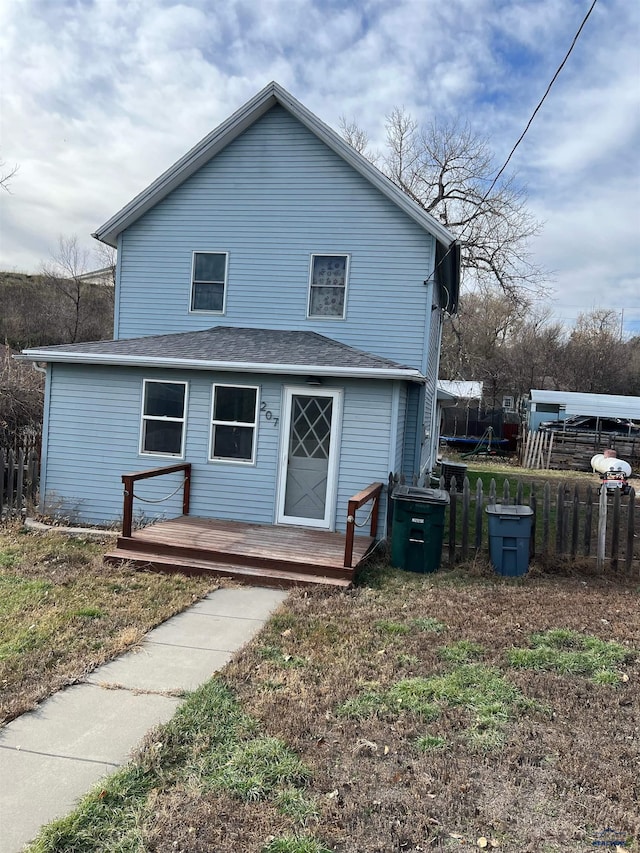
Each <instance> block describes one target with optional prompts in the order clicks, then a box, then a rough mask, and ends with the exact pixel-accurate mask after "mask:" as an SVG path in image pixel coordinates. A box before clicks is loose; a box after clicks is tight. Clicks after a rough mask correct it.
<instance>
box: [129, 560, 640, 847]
mask: <svg viewBox="0 0 640 853" xmlns="http://www.w3.org/2000/svg"><path fill="white" fill-rule="evenodd" d="M480 574H482V573H480ZM638 591H639V590H638V584H637V582H636V583H629V582H617V581H615V580H610V579H606V578H603V579H594V578H580V577H570V578H567V577H562V578H558V577H557V578H552V577H538V578H530V579H527V580H522V581H507V580H500V579H494V578H492V577H489V576H487V577H482V576H480V577H476V578H475V579H474V578H470V577H468V576H466V577H465V575H464V573H463V572H457V573H455V574H453V573H451V574H449V573H443V574H442V575H439V576H432V577H425V578H423V577H419V576H409V575H406V574H403V573H397V574H394V575H390V576H388V578H387V580H386V582H384V583H383V584H382V586H381V588H380V589H373V588H366V587H363V588H358V589H355V590H354V591H352V592H350V593H347V594H345V593H331V592H324V591H317V592H313V593H308V592H298V593H294V594H293V596H292V597H291V598H290V599H289V601H288V605H287V608H286V610H283V611H282V612H281V613H280V614H279V615H278V616H276V617H275V619H273V620H272V622H271V624H270V626H269V627H268V628H267V630H266V631H265V632H264V633H263V634H262V635H261V637H260V638H259V639H258V640H257V641H256V642H254V643H253V644H252V645H251V646H250V647H248V648H247V649H246V650H245V651H244V653H243V654H242V655H241V656H240V657H239V658H238V659H237V660H236V661H235V662H234V663H233V664H232V665H231V666H230V667H228V668H227V670H226V673H225V680H226V683H227V684H228V685H229V686H230V687H231V689H232V690H233V691H234V693H235V694H236V695H237V696H238V697H239V698H240V701H241V705H242V708H243V710H244V711H246V712H249V713H250V714H251V715H252V716H253V717H254V718H255V719H256V720H257V721H258V725H259V727H260V729H261V730H262V731H263V732H266V733H268V735H269V736H272V737H277V738H280V739H282V740H283V741H284V742H286V743H287V744H288V745H289V746H290V747H292V748H293V749H294V750H295V752H296V753H297V754H298V755H299V756H300V758H301V759H302V760H303V762H304V764H305V766H307V767H308V768H309V769H310V771H311V781H310V782H309V783H308V785H307V788H306V796H307V797H308V798H309V799H311V800H312V801H314V802H315V803H316V808H317V812H318V816H317V819H316V820H312V821H310V822H307V824H305V826H304V827H298V830H297V831H298V832H301V833H302V832H306V833H308V832H311V834H313V835H314V836H315V837H316V838H317V839H318V840H319V841H320V842H321V843H322V845H323V846H325V847H326V848H327V849H330V850H335V851H340V853H370V852H371V853H373V851H385V852H386V851H424V850H451V849H458V848H460V847H461V846H462V847H463V848H464V846H467V847H469V846H475V845H476V843H477V841H478V839H483V838H484V839H486V840H487V844H488V847H489V849H492V848H491V845H492V843H493V844H494V845H497V847H496V848H495V849H500V850H504V851H514V853H515V851H518V853H525V851H531V853H533V851H536V852H537V851H549V853H550V851H568V850H575V851H584V850H586V849H591V847H592V844H593V842H594V841H598V840H605V841H611V840H612V839H614V838H616V839H618V840H620V841H624V846H623V848H622V849H625V850H627V849H628V850H630V849H636V850H637V849H638V848H637V846H635V847H634V846H633V843H632V842H631V839H634V838H638V836H639V834H640V817H639V816H638V810H637V802H638V799H639V797H640V776H639V773H638V768H639V760H640V728H639V723H638V721H639V720H640V696H639V691H638V682H639V679H640V665H639V661H638V657H637V650H639V649H640V611H639V608H638ZM440 625H442V626H443V627H439V626H440ZM557 628H566V629H570V630H571V631H574V632H577V633H578V634H580V635H588V636H593V637H597V638H599V639H600V640H602V641H605V642H610V641H616V642H617V643H619V644H621V645H622V646H623V647H624V649H625V650H626V655H625V658H626V659H625V661H624V662H623V663H620V662H619V663H618V664H617V665H616V667H617V670H616V671H617V673H618V675H619V676H620V680H619V682H618V684H617V686H614V685H612V684H595V683H593V681H592V680H589V678H588V677H586V676H585V677H583V676H579V675H568V674H567V675H563V674H559V673H557V672H547V671H535V670H527V669H515V668H513V667H511V666H510V665H509V662H508V659H507V652H508V651H509V650H511V649H512V648H520V647H522V648H526V647H529V646H530V637H531V635H532V634H534V633H540V632H545V631H550V630H552V629H557ZM447 650H450V651H449V652H447ZM465 667H466V669H465ZM461 668H462V669H461ZM461 672H463V674H464V673H466V674H467V675H468V673H469V672H471V673H479V675H478V678H477V681H478V684H477V685H471V686H472V687H473V688H474V689H475V687H477V694H476V693H474V692H473V690H471V692H469V690H470V689H471V688H470V687H469V685H465V686H464V689H463V690H462V691H461V690H458V698H457V699H456V698H455V693H451V694H448V693H447V691H446V689H445V688H443V684H445V685H446V679H447V678H448V677H449V676H451V674H452V673H453V674H454V681H455V679H457V682H456V683H457V684H458V688H459V687H460V683H461V682H460V673H461ZM487 672H490V673H493V675H492V677H491V678H492V680H491V685H493V686H492V687H491V689H493V690H494V691H495V692H494V693H493V694H489V693H487V689H488V688H487V683H486V682H485V681H484V679H485V675H484V674H486V673H487ZM483 673H484V674H483ZM434 677H440V681H439V682H438V685H439V690H440V692H439V693H438V692H437V691H436V693H435V694H434V692H433V685H431V687H430V688H427V690H429V689H430V690H431V695H430V696H429V701H431V702H435V705H436V711H435V713H422V712H421V710H420V708H419V707H417V709H416V708H411V707H410V703H409V702H405V703H404V705H403V704H402V703H399V704H398V705H397V707H394V706H393V701H392V697H393V696H394V695H396V696H397V695H399V694H398V691H399V690H400V691H401V690H402V689H405V691H406V689H408V688H407V685H408V686H409V688H413V687H415V684H416V683H418V684H420V683H422V684H424V683H428V682H429V680H430V679H434ZM465 677H467V676H465ZM626 679H628V680H626ZM420 680H422V682H420ZM472 681H473V679H472ZM403 685H404V688H403ZM504 687H506V688H507V691H506V693H505V692H504V690H503V688H504ZM394 691H395V693H394ZM464 691H467V692H464ZM460 696H462V697H463V699H464V701H463V699H460ZM362 697H365V701H364V710H363V712H362V713H361V714H355V715H349V714H348V713H344V712H343V709H344V708H345V703H349V702H353V701H357V700H358V699H362ZM366 697H368V699H367V698H366ZM376 697H377V698H376ZM367 702H369V705H368V710H367ZM487 703H488V704H487ZM487 708H488V710H487ZM422 710H423V711H424V710H425V709H422ZM478 731H479V732H480V734H481V735H482V736H481V737H479V738H478V737H474V736H473V735H474V732H475V733H477V732H478ZM494 735H496V736H495V737H494ZM294 829H295V825H294ZM607 830H612V832H609V833H607V832H606V831H607ZM291 832H292V827H291V821H289V820H286V819H285V818H283V816H282V814H280V813H279V812H278V811H277V809H274V806H273V803H271V802H269V803H246V802H245V803H243V804H242V805H234V803H233V800H232V799H231V798H230V797H229V795H228V794H226V795H224V796H221V795H219V794H215V793H212V792H211V791H204V790H203V789H202V788H201V787H199V786H198V785H196V786H194V787H193V788H192V789H191V790H188V789H185V788H183V787H182V788H181V786H178V787H172V788H171V790H170V792H166V793H164V794H162V796H161V798H160V800H159V801H158V808H157V809H154V810H153V812H152V814H151V816H150V817H149V819H148V822H147V828H146V833H147V836H146V837H147V839H149V840H151V839H152V843H151V844H150V847H149V848H148V849H150V850H154V851H170V850H172V851H175V850H182V851H185V853H186V851H192V850H193V851H196V850H197V851H203V853H204V851H207V853H213V851H216V853H227V851H229V853H231V851H236V850H239V849H242V850H246V851H261V850H263V849H265V847H264V845H265V843H266V839H268V838H269V837H270V836H274V835H275V836H278V835H279V834H282V833H289V834H291ZM603 833H605V834H603ZM481 843H482V842H481Z"/></svg>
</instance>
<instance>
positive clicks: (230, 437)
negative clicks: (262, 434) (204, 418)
mask: <svg viewBox="0 0 640 853" xmlns="http://www.w3.org/2000/svg"><path fill="white" fill-rule="evenodd" d="M257 417H258V389H257V388H252V387H246V386H242V385H214V386H213V404H212V417H211V448H210V453H209V459H210V460H211V461H212V462H216V461H219V460H226V461H228V462H248V463H253V462H254V461H255V452H256V449H255V448H256V432H257V429H256V428H257V425H258V424H257Z"/></svg>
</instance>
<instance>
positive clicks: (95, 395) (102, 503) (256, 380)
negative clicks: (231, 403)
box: [44, 365, 393, 530]
mask: <svg viewBox="0 0 640 853" xmlns="http://www.w3.org/2000/svg"><path fill="white" fill-rule="evenodd" d="M50 371H51V382H50V388H49V397H50V406H49V410H48V431H47V434H46V438H45V453H46V456H47V472H46V495H45V499H44V507H45V509H47V510H48V511H51V512H53V513H56V514H59V515H61V516H66V517H68V518H70V519H71V520H73V521H75V522H85V523H96V524H109V523H112V522H114V521H117V520H118V519H120V518H121V516H122V497H123V492H122V482H121V475H122V474H125V473H131V472H134V471H141V470H146V469H151V468H157V467H162V466H164V465H171V464H175V462H177V461H178V460H176V459H175V458H163V457H159V456H148V455H140V454H139V452H138V448H139V436H140V413H141V402H142V385H143V379H145V378H147V379H161V380H165V381H179V382H187V383H188V387H189V393H188V411H187V423H186V441H185V461H186V462H190V463H192V465H193V471H192V482H191V513H192V514H193V515H198V516H204V517H215V518H229V519H236V520H245V521H253V522H255V523H264V524H271V523H273V521H274V518H275V502H276V487H277V475H278V458H279V448H280V436H281V430H282V428H283V424H282V422H281V420H280V418H281V408H282V400H283V386H284V385H296V384H299V377H274V376H265V375H261V376H260V375H253V374H231V373H229V374H227V373H224V374H223V373H211V372H208V371H182V370H161V369H156V370H138V369H135V368H107V367H90V366H71V365H51V367H50ZM214 382H221V383H224V384H238V385H245V384H250V385H251V384H252V385H258V386H260V402H261V403H262V404H264V411H262V412H261V413H260V417H259V422H258V443H257V459H256V464H255V465H237V464H233V463H226V462H215V463H212V462H208V461H207V455H208V443H209V438H210V426H209V424H210V416H211V389H212V384H213V383H214ZM324 387H327V388H330V387H341V388H344V412H343V422H342V428H341V431H340V436H339V440H340V462H339V474H338V497H337V522H336V526H337V529H339V530H344V529H345V519H346V512H347V502H348V500H349V498H350V497H351V496H352V495H353V494H354V493H355V492H357V491H359V490H360V489H363V488H364V487H365V486H367V485H368V484H369V483H370V482H372V481H374V480H381V481H382V482H384V481H385V480H386V477H387V474H388V471H387V467H388V461H389V452H390V450H389V447H390V440H391V439H390V436H391V411H392V388H393V383H392V382H390V381H377V382H376V381H355V380H348V381H346V382H344V383H336V384H329V383H328V382H327V383H326V384H325V386H324ZM319 393H322V392H321V390H320V389H319ZM266 411H269V412H271V414H272V418H271V419H269V420H268V419H267V417H266ZM276 418H278V422H277V424H276V423H275V419H276ZM181 477H182V474H173V475H166V476H163V477H160V478H156V479H153V480H147V481H143V482H140V483H137V484H136V494H137V495H140V496H141V497H144V498H147V499H150V500H157V499H159V498H161V497H163V496H165V495H168V494H169V493H170V492H172V491H173V490H174V489H175V488H176V486H178V484H179V483H180V481H181ZM181 511H182V491H181V490H178V492H177V494H176V495H174V496H173V497H171V498H170V499H169V500H167V501H166V502H163V503H144V502H142V501H135V503H134V513H135V517H136V518H139V517H140V515H141V514H142V515H143V516H144V518H145V520H151V519H155V518H171V517H174V516H177V515H180V514H181Z"/></svg>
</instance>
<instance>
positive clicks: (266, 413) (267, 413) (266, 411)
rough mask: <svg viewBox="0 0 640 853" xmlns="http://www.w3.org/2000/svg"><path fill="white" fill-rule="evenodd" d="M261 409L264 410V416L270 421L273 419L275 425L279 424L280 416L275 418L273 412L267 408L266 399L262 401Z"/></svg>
mask: <svg viewBox="0 0 640 853" xmlns="http://www.w3.org/2000/svg"><path fill="white" fill-rule="evenodd" d="M260 411H261V412H264V416H265V418H266V419H267V420H268V421H273V425H274V427H276V426H278V421H279V420H280V418H274V416H273V412H272V411H270V410H269V409H267V404H266V403H265V402H264V400H263V401H262V403H260Z"/></svg>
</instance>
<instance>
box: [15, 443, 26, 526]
mask: <svg viewBox="0 0 640 853" xmlns="http://www.w3.org/2000/svg"><path fill="white" fill-rule="evenodd" d="M16 475H17V476H16V504H15V507H16V512H17V513H21V512H22V501H23V500H24V450H23V449H22V448H20V452H19V453H18V470H17V471H16Z"/></svg>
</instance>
